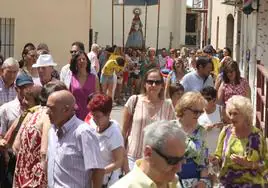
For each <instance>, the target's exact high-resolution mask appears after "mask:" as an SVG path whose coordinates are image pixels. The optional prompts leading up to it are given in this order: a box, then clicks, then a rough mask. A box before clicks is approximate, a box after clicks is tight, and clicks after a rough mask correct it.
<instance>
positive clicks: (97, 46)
mask: <svg viewBox="0 0 268 188" xmlns="http://www.w3.org/2000/svg"><path fill="white" fill-rule="evenodd" d="M98 49H100V46H99V45H98V44H95V43H94V44H92V46H91V51H95V50H98Z"/></svg>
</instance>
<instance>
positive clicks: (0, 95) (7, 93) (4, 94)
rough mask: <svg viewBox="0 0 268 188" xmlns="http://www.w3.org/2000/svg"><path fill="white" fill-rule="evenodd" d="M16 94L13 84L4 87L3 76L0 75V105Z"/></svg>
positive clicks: (10, 99) (13, 97)
mask: <svg viewBox="0 0 268 188" xmlns="http://www.w3.org/2000/svg"><path fill="white" fill-rule="evenodd" d="M16 96H17V92H16V90H15V84H12V85H11V86H10V87H9V88H6V87H5V83H4V80H3V78H2V77H0V106H1V105H2V104H4V103H6V102H9V101H12V100H13V99H15V97H16Z"/></svg>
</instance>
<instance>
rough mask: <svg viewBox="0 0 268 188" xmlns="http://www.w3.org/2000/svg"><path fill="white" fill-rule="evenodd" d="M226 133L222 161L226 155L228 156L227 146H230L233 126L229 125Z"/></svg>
mask: <svg viewBox="0 0 268 188" xmlns="http://www.w3.org/2000/svg"><path fill="white" fill-rule="evenodd" d="M225 133H226V135H225V138H224V143H223V151H222V161H224V160H225V157H226V155H225V153H226V149H227V146H228V143H229V140H230V137H231V134H232V131H231V128H230V127H227V128H226V130H225Z"/></svg>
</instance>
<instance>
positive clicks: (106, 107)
mask: <svg viewBox="0 0 268 188" xmlns="http://www.w3.org/2000/svg"><path fill="white" fill-rule="evenodd" d="M112 108H113V99H112V98H111V97H110V96H107V95H105V94H100V93H98V94H95V95H94V96H93V98H92V99H91V100H90V102H89V103H88V109H89V111H90V112H96V111H99V112H102V113H104V114H109V113H111V111H112Z"/></svg>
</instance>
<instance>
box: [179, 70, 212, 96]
mask: <svg viewBox="0 0 268 188" xmlns="http://www.w3.org/2000/svg"><path fill="white" fill-rule="evenodd" d="M181 84H182V85H183V87H184V91H185V92H188V91H196V92H200V91H201V90H202V89H203V88H205V87H207V86H211V87H214V82H213V78H212V77H211V75H209V76H208V78H207V79H206V80H205V79H204V78H202V77H200V76H199V75H198V73H197V72H196V71H192V72H190V73H188V74H186V75H185V76H184V77H183V78H182V80H181Z"/></svg>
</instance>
